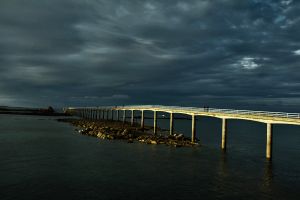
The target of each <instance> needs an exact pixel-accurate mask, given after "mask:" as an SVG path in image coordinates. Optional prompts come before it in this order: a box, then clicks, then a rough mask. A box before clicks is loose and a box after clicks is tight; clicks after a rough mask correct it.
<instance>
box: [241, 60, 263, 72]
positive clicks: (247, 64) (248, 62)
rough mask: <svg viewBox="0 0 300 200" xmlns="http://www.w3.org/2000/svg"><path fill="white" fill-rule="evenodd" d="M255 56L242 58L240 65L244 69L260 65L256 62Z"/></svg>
mask: <svg viewBox="0 0 300 200" xmlns="http://www.w3.org/2000/svg"><path fill="white" fill-rule="evenodd" d="M255 60H256V59H255V58H251V57H244V58H243V59H242V60H240V65H241V67H242V68H244V69H248V70H252V69H256V68H258V67H260V65H259V64H257V63H256V62H255Z"/></svg>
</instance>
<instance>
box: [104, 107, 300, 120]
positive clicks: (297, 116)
mask: <svg viewBox="0 0 300 200" xmlns="http://www.w3.org/2000/svg"><path fill="white" fill-rule="evenodd" d="M104 108H105V107H104ZM106 108H109V109H113V108H119V109H120V108H124V109H139V110H148V109H149V110H153V109H158V110H186V111H190V112H195V113H197V112H210V113H224V114H240V115H259V116H267V117H282V118H291V119H300V113H286V112H269V111H255V110H235V109H220V108H206V107H203V108H197V107H180V106H162V105H143V106H141V105H136V106H135V105H132V106H109V107H106Z"/></svg>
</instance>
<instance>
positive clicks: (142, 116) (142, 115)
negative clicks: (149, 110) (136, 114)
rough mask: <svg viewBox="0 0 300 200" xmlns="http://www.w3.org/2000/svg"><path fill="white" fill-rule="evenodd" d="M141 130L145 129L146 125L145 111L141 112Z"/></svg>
mask: <svg viewBox="0 0 300 200" xmlns="http://www.w3.org/2000/svg"><path fill="white" fill-rule="evenodd" d="M141 112H142V113H141V128H142V129H144V127H145V124H144V110H142V111H141Z"/></svg>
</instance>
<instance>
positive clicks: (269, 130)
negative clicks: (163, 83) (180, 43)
mask: <svg viewBox="0 0 300 200" xmlns="http://www.w3.org/2000/svg"><path fill="white" fill-rule="evenodd" d="M64 111H65V112H67V113H69V114H72V115H76V116H79V117H82V118H87V119H92V120H100V119H101V120H109V119H108V116H109V113H110V114H111V115H110V116H111V120H117V121H119V120H120V116H121V115H120V112H123V119H122V121H123V122H125V120H126V113H127V112H130V114H131V117H130V123H131V125H134V117H135V114H136V112H140V113H141V121H140V125H141V127H142V128H143V127H144V121H145V120H144V112H145V111H152V112H153V133H154V134H157V113H158V112H159V113H169V114H170V128H169V131H170V134H173V131H174V115H175V114H183V115H188V116H191V118H192V123H191V128H192V129H191V130H192V131H191V141H192V142H195V138H196V117H201V116H206V117H215V118H219V119H220V120H221V121H222V133H221V137H222V142H221V145H220V146H221V149H222V150H223V151H226V146H227V134H228V131H227V123H228V120H232V119H234V120H249V121H255V122H260V123H264V124H266V158H267V159H269V160H271V159H272V144H273V140H272V137H273V125H274V124H290V125H300V114H299V113H284V112H268V111H253V110H233V109H218V108H195V107H178V106H159V105H139V106H109V107H69V108H64ZM115 112H116V119H114V113H115Z"/></svg>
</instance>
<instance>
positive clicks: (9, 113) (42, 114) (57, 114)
mask: <svg viewBox="0 0 300 200" xmlns="http://www.w3.org/2000/svg"><path fill="white" fill-rule="evenodd" d="M0 115H38V116H70V115H69V114H66V113H38V112H16V111H12V112H10V111H0Z"/></svg>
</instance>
